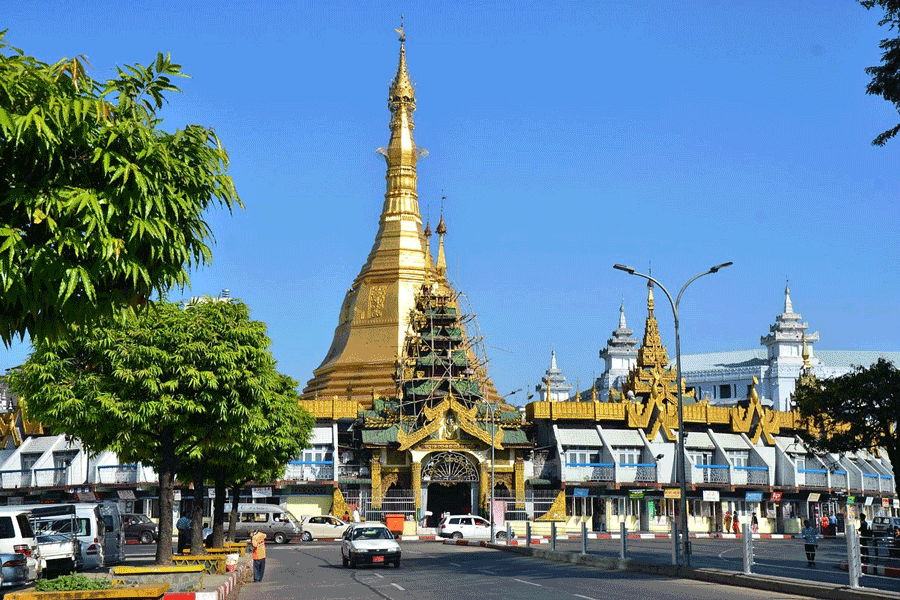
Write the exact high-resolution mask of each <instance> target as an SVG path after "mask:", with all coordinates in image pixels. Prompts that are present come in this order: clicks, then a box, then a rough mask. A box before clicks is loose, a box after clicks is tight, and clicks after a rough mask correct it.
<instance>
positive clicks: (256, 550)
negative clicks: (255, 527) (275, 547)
mask: <svg viewBox="0 0 900 600" xmlns="http://www.w3.org/2000/svg"><path fill="white" fill-rule="evenodd" d="M250 545H251V546H252V547H253V581H262V578H263V575H265V574H266V534H264V533H262V532H261V531H254V532H253V533H251V534H250Z"/></svg>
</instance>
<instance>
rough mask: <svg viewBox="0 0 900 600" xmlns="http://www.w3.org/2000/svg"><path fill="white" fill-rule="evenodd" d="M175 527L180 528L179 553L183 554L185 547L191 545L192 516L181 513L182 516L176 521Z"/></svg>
mask: <svg viewBox="0 0 900 600" xmlns="http://www.w3.org/2000/svg"><path fill="white" fill-rule="evenodd" d="M175 529H177V530H178V554H183V553H184V551H185V549H186V548H187V547H188V546H190V545H191V519H190V517H188V516H187V515H181V518H180V519H178V522H177V523H175Z"/></svg>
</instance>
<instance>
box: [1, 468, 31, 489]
mask: <svg viewBox="0 0 900 600" xmlns="http://www.w3.org/2000/svg"><path fill="white" fill-rule="evenodd" d="M32 482H33V476H32V473H31V470H30V469H25V470H21V469H16V470H9V471H0V487H2V488H3V489H12V488H23V487H31V486H33V485H34V484H33V483H32Z"/></svg>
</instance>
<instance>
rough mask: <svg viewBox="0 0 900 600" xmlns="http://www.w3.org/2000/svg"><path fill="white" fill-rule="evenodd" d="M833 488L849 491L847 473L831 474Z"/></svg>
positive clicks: (836, 472)
mask: <svg viewBox="0 0 900 600" xmlns="http://www.w3.org/2000/svg"><path fill="white" fill-rule="evenodd" d="M831 487H832V489H836V490H846V489H847V471H832V472H831Z"/></svg>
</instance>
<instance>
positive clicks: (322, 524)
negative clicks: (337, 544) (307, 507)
mask: <svg viewBox="0 0 900 600" xmlns="http://www.w3.org/2000/svg"><path fill="white" fill-rule="evenodd" d="M348 527H350V524H349V523H346V522H344V521H341V520H340V519H338V518H337V517H328V516H323V517H308V518H307V519H306V520H304V521H303V522H302V523H300V539H301V540H303V541H304V542H311V541H313V540H317V539H322V538H325V539H328V538H331V539H335V540H339V539H341V538H342V537H344V532H345V531H347V528H348Z"/></svg>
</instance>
